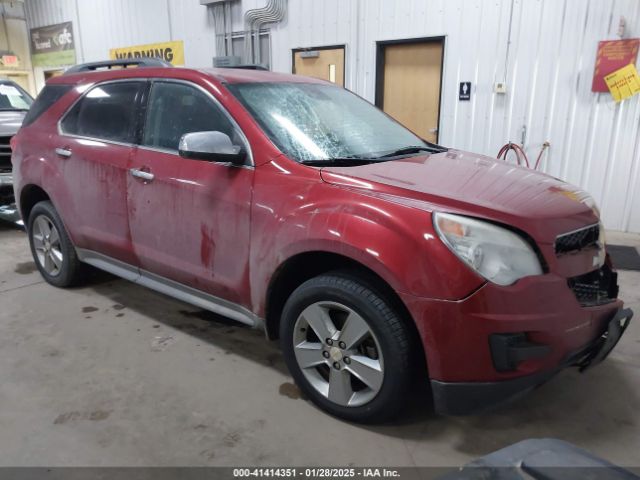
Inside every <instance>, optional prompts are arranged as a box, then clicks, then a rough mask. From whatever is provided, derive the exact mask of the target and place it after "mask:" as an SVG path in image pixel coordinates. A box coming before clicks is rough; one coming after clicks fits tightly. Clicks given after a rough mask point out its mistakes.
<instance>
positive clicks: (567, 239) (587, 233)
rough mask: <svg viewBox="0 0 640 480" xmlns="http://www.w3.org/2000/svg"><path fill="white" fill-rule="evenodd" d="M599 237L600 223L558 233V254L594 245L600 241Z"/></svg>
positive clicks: (556, 246) (556, 244) (556, 245)
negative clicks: (561, 233)
mask: <svg viewBox="0 0 640 480" xmlns="http://www.w3.org/2000/svg"><path fill="white" fill-rule="evenodd" d="M599 237H600V225H598V224H595V225H590V226H588V227H584V228H581V229H580V230H575V231H573V232H569V233H565V234H564V235H558V236H557V237H556V243H555V249H556V254H562V253H569V252H573V251H577V250H582V249H583V248H586V247H590V246H593V245H595V244H597V243H598V238H599Z"/></svg>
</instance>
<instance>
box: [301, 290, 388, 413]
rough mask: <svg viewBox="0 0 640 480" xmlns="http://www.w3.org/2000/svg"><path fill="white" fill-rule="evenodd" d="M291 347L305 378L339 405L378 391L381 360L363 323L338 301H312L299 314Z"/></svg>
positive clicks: (359, 400)
mask: <svg viewBox="0 0 640 480" xmlns="http://www.w3.org/2000/svg"><path fill="white" fill-rule="evenodd" d="M293 347H294V353H295V357H296V361H297V363H298V366H299V367H300V370H301V371H302V373H303V375H304V376H305V378H306V379H307V380H308V381H309V383H310V384H311V385H312V386H313V388H314V389H315V390H317V391H318V392H319V393H320V394H321V395H323V396H324V397H326V398H327V399H329V400H330V401H331V402H334V403H336V404H338V405H341V406H346V407H357V406H361V405H364V404H366V403H368V402H370V401H371V400H373V399H374V398H375V397H376V395H377V394H378V392H379V391H380V389H381V387H382V381H383V378H384V360H383V358H382V351H381V349H380V344H379V342H378V340H377V339H376V337H375V335H374V333H373V331H372V330H371V327H370V326H369V324H368V323H367V321H366V320H365V319H364V318H363V317H362V316H361V315H359V314H358V313H357V312H355V311H354V310H352V309H351V308H349V307H347V306H346V305H343V304H341V303H338V302H329V301H326V302H316V303H313V304H311V305H309V306H308V307H306V308H305V309H304V310H303V311H302V313H300V315H299V316H298V319H297V320H296V324H295V327H294V335H293Z"/></svg>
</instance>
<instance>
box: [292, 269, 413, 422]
mask: <svg viewBox="0 0 640 480" xmlns="http://www.w3.org/2000/svg"><path fill="white" fill-rule="evenodd" d="M327 318H328V319H329V322H327ZM318 319H321V321H319V320H318ZM403 320H404V319H402V318H401V315H399V314H398V312H396V311H394V309H393V308H392V302H390V301H388V300H387V299H385V298H384V295H382V294H380V293H378V292H377V291H376V289H375V287H373V285H372V284H370V283H368V282H367V281H366V280H364V279H363V278H362V277H359V276H358V275H357V274H351V273H350V272H331V273H328V274H324V275H321V276H318V277H315V278H312V279H311V280H308V281H306V282H304V283H303V284H302V285H300V286H299V287H298V288H297V289H296V290H295V291H294V292H293V293H292V294H291V296H290V297H289V299H288V300H287V302H286V304H285V306H284V309H283V313H282V318H281V323H280V341H281V344H282V350H283V353H284V358H285V361H286V363H287V366H288V367H289V371H290V372H291V374H292V376H293V378H294V380H295V381H296V383H297V384H298V386H299V387H300V389H301V390H302V391H303V392H304V393H305V394H306V395H307V397H308V398H309V399H311V401H312V402H313V403H315V404H316V405H317V406H318V407H320V408H321V409H322V410H325V411H326V412H328V413H330V414H331V415H334V416H336V417H340V418H343V419H346V420H349V421H353V422H358V423H381V422H384V421H387V420H390V419H392V418H393V417H395V416H397V415H398V414H399V413H400V412H402V411H403V406H404V405H405V403H406V401H407V399H408V396H409V395H408V394H409V387H410V385H411V379H412V371H411V364H412V362H411V358H412V355H413V352H412V350H413V347H412V345H414V343H413V342H412V341H411V338H410V333H411V330H410V329H409V328H408V327H407V325H406V324H405V323H404V321H403ZM322 325H324V326H322ZM331 325H333V326H334V328H335V330H334V331H332V330H331ZM347 325H349V326H348V327H347ZM366 328H368V333H366V334H364V335H363V333H362V332H364V331H365V329H366ZM323 336H327V337H329V336H330V338H328V339H327V338H324V339H323V338H321V337H323ZM327 357H328V358H327ZM380 372H381V374H380ZM347 377H348V379H347Z"/></svg>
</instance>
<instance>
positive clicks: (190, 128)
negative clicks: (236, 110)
mask: <svg viewBox="0 0 640 480" xmlns="http://www.w3.org/2000/svg"><path fill="white" fill-rule="evenodd" d="M214 130H217V131H219V132H222V133H226V134H227V135H229V137H231V140H232V141H234V143H240V140H239V139H238V138H234V137H236V136H237V133H236V132H235V129H234V128H233V125H232V123H231V122H230V121H229V119H228V118H227V117H226V115H225V114H224V113H223V112H222V110H221V109H220V107H218V105H216V104H215V103H214V102H213V101H212V100H211V98H209V97H208V96H207V95H206V94H204V93H203V92H201V91H200V90H198V89H197V88H195V87H192V86H189V85H185V84H181V83H171V82H156V83H154V84H153V87H152V88H151V96H150V97H149V104H148V106H147V119H146V122H145V128H144V137H143V140H142V144H143V145H146V146H149V147H156V148H162V149H167V150H178V144H179V143H180V138H182V136H183V135H184V134H185V133H191V132H208V131H214Z"/></svg>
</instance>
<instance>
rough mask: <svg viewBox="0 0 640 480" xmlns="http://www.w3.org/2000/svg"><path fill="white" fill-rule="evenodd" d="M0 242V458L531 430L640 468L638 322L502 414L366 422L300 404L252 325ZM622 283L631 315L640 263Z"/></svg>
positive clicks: (178, 460)
mask: <svg viewBox="0 0 640 480" xmlns="http://www.w3.org/2000/svg"><path fill="white" fill-rule="evenodd" d="M608 238H609V241H611V242H612V243H628V244H632V245H636V246H640V236H632V235H621V234H617V235H616V234H611V235H609V237H608ZM0 245H1V247H0V305H1V308H0V466H71V465H85V466H140V465H144V466H150V465H162V466H166V465H182V466H185V465H247V464H250V465H253V464H257V465H289V464H292V465H348V464H353V465H390V466H402V465H406V466H413V465H439V466H457V465H461V464H464V463H466V462H468V461H470V460H471V459H473V458H476V457H478V456H482V455H485V454H487V453H489V452H491V451H493V450H496V449H499V448H502V447H504V446H507V445H509V444H511V443H514V442H516V441H519V440H522V439H525V438H531V437H538V438H539V437H555V438H560V439H563V440H567V441H569V442H572V443H574V444H577V445H578V446H580V447H583V448H586V449H588V450H591V451H592V452H594V453H595V454H597V455H600V456H602V457H604V458H607V459H609V460H610V461H612V462H614V463H617V464H620V465H626V466H631V465H633V464H634V463H635V464H637V462H638V459H637V455H638V452H640V423H639V416H638V411H639V410H640V318H637V319H636V321H635V322H634V323H633V324H632V325H631V326H630V328H629V330H628V332H627V333H626V335H625V337H624V338H623V339H622V341H621V343H620V345H619V346H618V348H617V349H616V350H615V351H614V352H613V354H612V355H611V356H610V357H609V359H608V360H607V361H606V362H605V363H603V364H602V365H600V366H599V367H597V368H595V369H593V370H592V371H590V372H588V373H587V374H584V375H581V374H579V373H577V372H575V371H565V372H563V373H561V374H560V375H559V376H557V377H556V378H555V379H553V380H552V381H551V382H550V383H548V384H546V385H545V386H543V387H542V388H540V389H538V390H536V391H535V392H533V393H532V394H531V395H529V396H528V397H526V398H524V399H523V400H521V401H519V402H518V403H516V404H513V405H511V406H509V407H506V408H503V409H501V410H499V411H497V412H494V413H491V414H487V415H482V416H476V417H470V418H444V417H437V416H435V415H434V414H433V413H431V412H430V407H429V405H428V404H427V403H426V402H425V405H424V407H423V408H418V407H416V408H415V409H414V412H413V413H411V414H409V415H408V416H407V418H405V419H404V420H403V421H402V422H401V423H398V424H394V425H387V426H377V427H363V426H358V425H351V424H348V423H345V422H342V421H338V420H335V419H333V418H331V417H329V416H327V415H325V414H323V413H322V412H320V411H319V410H317V409H316V408H315V407H314V406H313V405H311V404H310V403H309V402H307V401H305V400H304V399H301V398H300V395H299V392H298V390H297V388H296V387H295V386H293V385H292V384H291V383H290V382H291V378H290V377H289V375H288V374H287V372H286V369H285V366H284V363H283V361H282V359H281V357H280V353H279V351H278V349H277V347H276V345H275V344H272V343H268V342H266V341H265V340H264V338H263V336H262V334H261V333H259V332H257V331H253V330H250V329H247V328H244V327H241V326H238V325H235V324H232V323H230V322H228V321H225V320H224V319H221V318H220V317H216V316H214V315H209V314H203V313H202V312H201V311H199V310H198V309H196V308H193V307H191V306H188V305H185V304H183V303H180V302H177V301H174V300H172V299H169V298H167V297H164V296H162V295H159V294H156V293H154V292H151V291H149V290H146V289H144V288H141V287H138V286H135V285H133V284H131V283H128V282H126V281H124V280H118V279H115V278H114V277H111V276H108V275H106V274H105V275H97V277H96V278H95V279H94V280H93V281H92V282H91V284H90V285H88V286H86V287H84V288H79V289H73V290H60V289H56V288H54V287H51V286H49V285H47V284H46V283H44V282H43V281H42V279H41V277H40V275H39V274H38V273H37V271H36V270H35V265H34V264H33V262H32V260H31V256H30V253H29V250H28V247H27V240H26V237H25V235H24V233H23V232H22V231H20V230H16V229H14V228H11V227H9V226H7V225H0ZM620 284H621V295H622V297H623V298H624V299H625V300H626V302H627V304H628V305H630V306H631V307H633V308H635V310H636V312H639V313H640V288H639V287H640V272H624V271H623V272H620ZM639 317H640V315H639Z"/></svg>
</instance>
